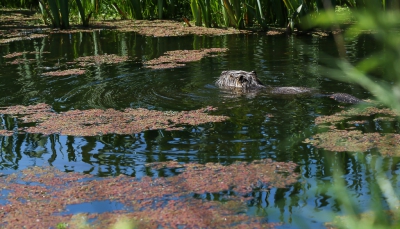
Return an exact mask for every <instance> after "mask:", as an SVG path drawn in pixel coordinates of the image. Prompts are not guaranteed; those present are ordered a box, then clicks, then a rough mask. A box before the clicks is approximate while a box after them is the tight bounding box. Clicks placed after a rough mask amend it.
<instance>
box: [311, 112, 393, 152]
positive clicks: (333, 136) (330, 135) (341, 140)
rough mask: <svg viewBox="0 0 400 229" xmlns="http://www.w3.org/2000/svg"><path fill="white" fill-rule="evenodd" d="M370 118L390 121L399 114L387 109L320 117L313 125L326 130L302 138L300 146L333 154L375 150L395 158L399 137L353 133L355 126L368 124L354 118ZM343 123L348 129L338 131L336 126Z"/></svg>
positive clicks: (376, 120)
mask: <svg viewBox="0 0 400 229" xmlns="http://www.w3.org/2000/svg"><path fill="white" fill-rule="evenodd" d="M370 116H373V117H374V118H373V121H374V122H379V121H394V120H396V118H397V117H398V116H399V114H398V113H396V112H394V111H393V110H391V109H388V108H376V107H367V108H365V109H360V108H352V109H350V110H347V111H341V112H339V113H336V114H334V115H329V116H320V117H317V118H316V119H315V123H316V124H317V125H318V126H319V127H323V128H326V127H328V129H329V131H326V132H322V133H318V134H316V135H314V136H312V137H311V138H309V139H306V140H305V141H304V143H308V144H312V145H313V146H315V147H318V148H324V149H327V150H330V151H336V152H346V151H347V152H348V151H350V152H366V151H368V150H371V149H378V151H379V152H380V153H381V154H382V155H388V156H399V155H400V148H399V147H398V145H399V144H400V134H396V133H378V132H373V133H364V132H362V131H361V130H354V129H356V126H357V125H358V126H359V125H363V124H367V123H368V121H366V120H354V118H357V117H358V118H362V117H370ZM349 119H352V120H349ZM343 122H345V123H346V124H347V125H348V127H347V128H346V129H344V130H340V129H338V126H339V124H340V123H343Z"/></svg>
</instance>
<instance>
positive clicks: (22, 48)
mask: <svg viewBox="0 0 400 229" xmlns="http://www.w3.org/2000/svg"><path fill="white" fill-rule="evenodd" d="M215 47H222V48H228V49H229V50H228V51H227V53H226V54H222V55H218V56H216V57H207V58H204V59H202V60H200V61H198V62H192V63H187V64H186V66H184V67H180V68H175V69H164V70H154V69H149V68H146V66H145V65H144V64H143V62H144V61H147V60H151V59H154V58H157V57H159V56H161V55H163V53H165V52H166V51H171V50H183V49H189V50H191V49H202V48H215ZM365 47H375V46H374V45H373V43H372V41H371V39H370V38H369V37H368V36H361V37H360V38H358V39H356V40H354V41H353V43H351V44H349V45H348V47H347V48H348V50H349V52H350V58H351V61H353V62H357V61H358V60H359V59H362V58H364V57H366V56H368V55H369V53H370V52H373V51H374V49H375V48H372V49H371V48H370V49H369V50H367V49H366V48H365ZM14 52H24V53H23V54H22V55H21V56H20V57H17V58H5V57H3V56H5V55H6V54H8V53H14ZM100 54H117V55H119V56H128V57H129V61H127V62H123V63H118V64H108V65H107V64H103V65H93V66H89V67H87V69H88V71H87V72H86V73H85V74H84V75H80V76H77V75H72V76H66V77H49V76H44V75H43V73H45V72H49V71H53V70H55V69H60V70H65V69H67V68H82V67H81V66H79V65H78V64H79V63H71V62H73V61H74V60H75V59H76V58H78V57H80V56H91V55H100ZM332 56H336V49H335V46H334V42H333V39H331V38H319V37H306V38H302V37H298V38H297V37H290V38H287V37H274V36H264V35H231V36H218V37H206V36H202V37H200V36H187V37H166V38H155V37H143V36H140V35H137V34H135V33H117V32H110V31H101V32H93V33H77V34H51V35H49V36H48V37H45V38H40V39H32V40H29V41H19V42H13V43H9V44H6V45H2V46H1V49H0V68H1V71H0V104H1V106H3V107H4V106H10V105H17V104H23V105H29V104H36V103H47V104H50V105H51V106H52V107H53V108H54V110H55V111H57V112H61V111H67V110H71V109H90V108H114V109H124V108H127V107H132V108H138V107H142V108H147V109H156V110H176V111H180V110H191V109H198V108H201V107H205V106H209V105H211V106H215V107H218V111H216V112H214V113H215V114H223V115H227V116H229V117H230V120H228V121H225V122H222V123H208V124H204V125H200V126H187V127H186V128H185V129H184V130H180V131H165V130H151V131H145V132H142V133H139V134H133V135H127V136H123V135H105V136H96V137H72V136H59V135H50V136H40V135H36V134H20V135H13V136H9V137H6V136H2V137H0V143H1V151H0V169H1V170H2V172H3V173H6V174H9V173H12V172H13V171H15V170H21V169H23V168H26V167H28V166H32V165H43V164H47V163H49V164H51V165H53V166H55V167H57V168H59V169H61V170H62V171H76V172H82V173H90V174H95V175H98V176H115V175H118V174H126V175H129V176H136V177H138V178H140V177H142V176H144V175H152V176H173V175H174V174H175V173H174V172H173V171H169V172H168V171H167V172H165V171H164V172H160V173H159V174H152V173H150V172H149V170H148V169H146V167H145V166H144V164H146V163H149V162H157V161H167V160H178V161H181V162H199V163H207V162H220V163H223V164H229V163H233V162H235V161H238V160H240V161H243V160H244V161H252V160H255V159H262V158H271V159H273V160H275V161H293V162H295V163H297V164H299V167H298V169H297V170H298V172H299V173H300V174H301V176H300V178H299V182H298V183H295V184H294V185H292V186H290V187H287V188H286V189H277V188H271V189H270V190H268V191H257V192H254V193H253V194H252V195H253V196H254V197H255V198H254V200H253V201H251V203H249V210H248V214H251V215H259V216H265V217H267V218H268V219H269V220H270V221H273V222H279V221H281V222H285V223H286V226H284V227H290V228H296V227H300V226H299V225H302V223H304V224H306V225H308V226H322V224H321V222H324V221H328V220H330V219H329V218H326V215H323V214H322V213H321V210H322V209H325V210H329V211H334V212H335V211H339V209H340V208H339V204H338V203H337V201H336V200H335V199H334V198H332V196H333V193H332V191H330V190H322V189H320V188H319V186H318V185H320V184H324V183H330V182H331V181H332V168H333V165H334V164H335V163H337V164H341V165H342V166H343V167H344V168H346V173H345V179H346V181H347V182H348V188H350V191H351V193H352V194H353V195H354V197H355V198H357V199H358V201H359V203H360V206H367V204H368V199H369V198H370V193H369V192H370V190H369V187H368V186H367V185H365V184H366V180H368V179H373V178H372V177H373V176H372V174H373V173H374V170H373V168H374V166H377V164H380V165H382V166H383V167H384V168H385V169H387V170H388V173H396V174H397V172H396V171H397V167H398V166H399V164H398V162H396V160H391V159H390V158H379V157H375V155H373V154H372V155H371V154H353V155H350V154H341V153H332V152H325V151H323V150H321V149H317V148H314V147H312V146H311V145H308V144H305V143H301V141H302V140H304V139H306V138H307V137H309V136H310V135H312V134H313V133H314V132H315V130H314V119H315V118H316V117H317V116H320V115H327V114H333V113H335V112H337V111H340V110H342V107H343V106H345V107H346V106H348V105H343V104H338V103H336V102H334V101H330V100H328V99H325V98H315V97H307V98H300V97H294V98H290V99H288V98H281V97H277V96H271V95H268V94H265V93H264V94H263V93H260V94H257V95H247V96H246V95H239V96H238V95H232V94H229V93H227V92H224V91H223V90H220V89H218V88H216V87H215V86H214V81H215V80H216V79H217V77H218V76H219V74H220V73H221V71H223V70H228V69H241V70H246V71H250V70H256V71H257V73H258V75H259V76H260V79H261V80H262V81H263V82H264V83H265V84H268V85H272V86H304V87H312V88H316V89H318V90H319V91H320V92H322V93H331V92H345V93H349V94H352V95H354V96H356V97H359V98H368V97H370V95H369V94H368V93H366V92H365V91H364V90H363V89H361V88H359V87H357V86H354V85H349V84H346V83H342V82H337V81H334V80H331V79H329V78H327V76H326V75H325V74H324V71H323V70H321V69H322V68H321V66H324V65H325V64H327V63H329V61H330V60H331V59H330V57H332ZM15 59H22V60H23V61H22V62H19V63H18V64H13V63H11V61H13V60H15ZM339 105H340V106H339ZM1 118H2V124H3V125H9V126H10V125H11V126H12V125H16V126H17V125H18V121H17V120H16V119H14V118H10V117H8V116H2V117H1ZM11 129H12V128H11ZM396 177H397V175H395V174H393V177H392V179H396ZM324 217H325V218H324Z"/></svg>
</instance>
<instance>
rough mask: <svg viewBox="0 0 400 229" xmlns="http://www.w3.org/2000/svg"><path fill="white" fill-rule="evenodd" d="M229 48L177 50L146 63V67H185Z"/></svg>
mask: <svg viewBox="0 0 400 229" xmlns="http://www.w3.org/2000/svg"><path fill="white" fill-rule="evenodd" d="M227 50H228V49H227V48H210V49H201V50H175V51H168V52H166V53H164V55H163V56H160V57H159V58H156V59H152V60H149V61H146V62H144V64H145V67H147V68H153V69H164V68H175V67H181V66H184V65H185V64H184V63H188V62H194V61H199V60H200V59H201V58H203V57H205V56H211V55H212V53H223V52H226V51H227Z"/></svg>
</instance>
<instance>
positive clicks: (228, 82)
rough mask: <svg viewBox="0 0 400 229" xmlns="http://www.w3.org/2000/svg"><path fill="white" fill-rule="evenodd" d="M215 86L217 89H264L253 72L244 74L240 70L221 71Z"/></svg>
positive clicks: (244, 72)
mask: <svg viewBox="0 0 400 229" xmlns="http://www.w3.org/2000/svg"><path fill="white" fill-rule="evenodd" d="M215 84H216V85H217V86H218V87H236V88H243V89H253V88H254V89H257V88H264V87H265V86H264V85H263V84H262V83H261V81H260V80H259V79H258V77H257V73H256V72H255V71H251V72H246V71H241V70H230V71H223V72H222V73H221V76H220V77H219V79H218V80H217V81H216V82H215Z"/></svg>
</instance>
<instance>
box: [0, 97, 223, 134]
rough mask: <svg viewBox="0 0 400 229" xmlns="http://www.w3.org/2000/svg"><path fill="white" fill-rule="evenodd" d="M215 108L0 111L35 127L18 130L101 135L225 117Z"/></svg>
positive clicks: (44, 107) (34, 107)
mask: <svg viewBox="0 0 400 229" xmlns="http://www.w3.org/2000/svg"><path fill="white" fill-rule="evenodd" d="M212 110H215V108H214V107H206V108H202V109H198V110H192V111H181V112H163V111H156V110H147V109H144V108H138V109H131V108H128V109H125V110H124V111H117V110H114V109H107V110H101V109H90V110H71V111H67V112H61V113H56V112H53V111H52V109H51V107H50V106H49V105H47V104H43V103H42V104H37V105H31V106H12V107H7V108H3V110H0V113H1V114H8V115H17V117H18V118H19V119H20V120H22V121H23V123H36V126H30V127H28V128H24V129H21V128H20V129H19V131H21V132H27V133H39V134H45V135H49V134H61V135H73V136H95V135H104V134H134V133H139V132H142V131H144V130H154V129H166V130H177V129H182V128H183V127H182V125H194V126H195V125H199V124H203V123H208V122H221V121H224V120H226V119H228V117H226V116H214V115H208V114H207V112H209V111H212Z"/></svg>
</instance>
